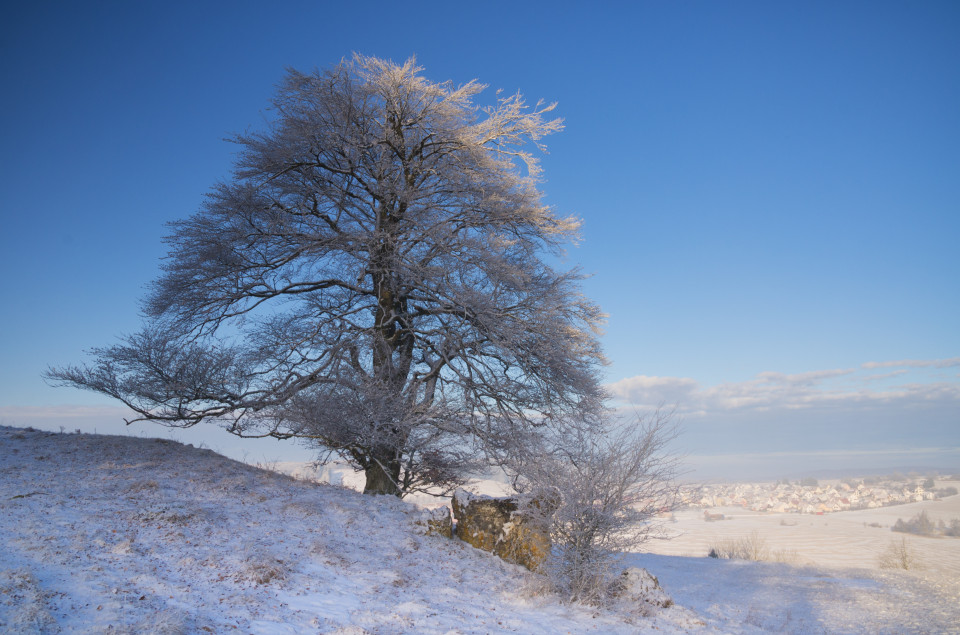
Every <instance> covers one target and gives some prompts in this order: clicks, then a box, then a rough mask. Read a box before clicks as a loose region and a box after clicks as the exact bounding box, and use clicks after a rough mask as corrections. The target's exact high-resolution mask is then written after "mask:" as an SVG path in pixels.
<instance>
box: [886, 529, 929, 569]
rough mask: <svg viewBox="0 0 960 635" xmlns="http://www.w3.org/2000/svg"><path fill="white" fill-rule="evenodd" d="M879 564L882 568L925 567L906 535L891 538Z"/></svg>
mask: <svg viewBox="0 0 960 635" xmlns="http://www.w3.org/2000/svg"><path fill="white" fill-rule="evenodd" d="M879 564H880V568H881V569H902V570H904V571H910V570H917V569H921V568H923V567H922V564H921V562H920V559H919V558H918V557H917V555H916V553H915V552H914V551H913V547H912V546H911V544H910V543H909V542H908V541H907V539H906V537H903V538H901V539H900V540H891V541H890V544H889V545H887V548H886V549H885V550H884V551H883V553H881V554H880V557H879Z"/></svg>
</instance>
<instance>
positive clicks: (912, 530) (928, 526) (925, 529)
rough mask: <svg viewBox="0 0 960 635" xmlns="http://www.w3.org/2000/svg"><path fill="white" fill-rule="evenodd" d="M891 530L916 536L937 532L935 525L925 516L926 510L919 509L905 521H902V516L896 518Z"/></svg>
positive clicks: (931, 534) (932, 534)
mask: <svg viewBox="0 0 960 635" xmlns="http://www.w3.org/2000/svg"><path fill="white" fill-rule="evenodd" d="M891 530H892V531H898V532H900V533H904V534H916V535H918V536H934V535H936V534H937V529H936V526H935V525H934V524H933V521H931V520H930V518H929V517H928V516H927V512H926V511H921V512H920V513H919V514H917V515H915V516H914V517H913V518H911V519H910V520H908V521H906V522H904V520H903V519H902V518H898V519H897V522H896V523H894V525H893V527H891Z"/></svg>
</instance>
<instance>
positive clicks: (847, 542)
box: [648, 483, 960, 580]
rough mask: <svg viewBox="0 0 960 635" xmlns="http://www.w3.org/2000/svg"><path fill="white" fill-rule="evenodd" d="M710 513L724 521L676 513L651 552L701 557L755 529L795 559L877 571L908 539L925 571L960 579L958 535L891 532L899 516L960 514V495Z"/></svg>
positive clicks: (695, 512) (694, 513)
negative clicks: (854, 506)
mask: <svg viewBox="0 0 960 635" xmlns="http://www.w3.org/2000/svg"><path fill="white" fill-rule="evenodd" d="M949 484H951V485H952V484H954V483H949ZM709 511H710V512H711V513H722V514H724V517H725V519H724V520H721V521H714V522H706V521H704V514H703V510H684V511H680V512H677V513H676V514H675V521H676V522H673V523H668V524H667V525H666V526H665V529H666V533H667V535H668V536H670V537H671V539H670V540H663V541H655V542H651V543H650V544H649V545H648V547H649V550H650V551H653V552H656V553H659V554H663V555H674V556H702V555H704V554H706V553H708V552H709V551H710V547H711V546H713V545H715V544H717V542H719V541H722V540H724V539H738V538H744V537H749V536H751V535H752V534H754V533H755V532H756V534H757V535H759V536H760V537H761V538H763V540H764V541H765V542H766V545H767V547H768V548H769V549H770V551H771V552H775V551H781V552H792V553H791V554H790V555H791V557H793V558H794V560H795V562H797V563H801V564H813V565H817V566H824V567H865V568H873V569H875V568H877V567H878V566H879V560H880V556H881V554H882V553H883V552H884V551H885V550H886V549H887V548H888V547H889V545H890V542H891V541H899V540H900V539H901V538H904V537H905V538H906V539H907V544H908V546H909V548H910V549H911V550H912V551H913V552H914V554H915V557H916V560H917V565H918V566H919V567H921V569H920V571H919V573H920V574H921V575H923V576H924V577H926V578H929V579H935V578H945V579H953V580H960V538H944V537H926V536H915V535H910V534H902V533H895V532H892V531H890V527H892V526H893V524H894V523H896V522H897V519H898V518H902V519H903V520H904V521H907V520H909V519H910V518H912V517H913V516H915V515H916V514H918V513H920V512H921V511H925V512H926V513H927V516H928V517H929V518H930V519H931V520H932V521H934V522H936V521H937V520H941V519H942V520H943V521H944V522H949V521H950V519H952V518H960V496H950V497H948V498H945V499H943V500H936V501H924V502H922V503H911V504H909V505H893V506H890V507H880V508H877V509H865V510H859V511H846V512H837V513H832V514H824V515H823V516H816V515H810V514H771V513H758V512H752V511H750V510H747V509H743V508H739V507H730V508H726V507H724V508H715V509H711V510H709Z"/></svg>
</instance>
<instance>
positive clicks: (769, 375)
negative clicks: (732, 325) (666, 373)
mask: <svg viewBox="0 0 960 635" xmlns="http://www.w3.org/2000/svg"><path fill="white" fill-rule="evenodd" d="M957 366H960V358H952V359H940V360H902V361H893V362H868V363H865V364H863V365H861V366H860V367H857V368H838V369H828V370H817V371H812V372H804V373H798V374H786V373H781V372H773V371H768V372H761V373H758V374H757V375H756V376H755V377H754V378H752V379H750V380H747V381H741V382H729V383H721V384H717V385H713V386H709V385H703V384H701V383H700V382H698V381H697V380H695V379H693V378H690V377H650V376H646V375H639V376H636V377H628V378H625V379H621V380H619V381H616V382H614V383H612V384H609V385H608V386H607V388H608V390H609V391H610V393H611V395H612V396H613V397H614V399H615V400H616V402H617V403H618V404H619V405H620V406H622V407H624V408H625V409H628V410H629V409H638V410H641V411H644V410H651V409H654V408H658V407H666V408H675V411H676V414H677V416H678V417H679V419H680V420H681V421H682V426H681V427H682V429H683V430H684V431H685V433H684V434H683V437H682V439H681V442H682V445H683V447H682V451H685V452H688V453H690V454H694V455H732V456H746V455H747V454H751V453H763V454H771V453H784V454H789V455H791V456H795V457H797V459H798V460H800V458H801V456H802V457H805V460H811V461H813V460H816V458H817V457H818V456H820V454H818V453H821V454H822V453H832V455H837V454H839V455H841V456H842V455H844V454H846V455H848V456H849V457H850V458H851V461H852V460H853V457H855V456H861V457H862V456H864V455H866V456H870V455H871V453H875V455H876V456H879V455H880V454H883V455H884V456H887V457H889V456H893V455H897V454H900V455H902V456H904V457H905V458H906V457H908V456H909V455H910V453H911V452H912V451H913V450H915V449H916V448H947V449H950V448H952V449H957V448H960V377H958V375H957V374H956V373H955V372H952V370H950V369H953V368H955V367H957ZM878 371H882V372H878ZM926 454H927V455H930V456H936V455H937V453H931V452H926ZM948 455H949V456H950V457H952V458H951V460H954V461H956V456H958V455H957V454H956V453H948Z"/></svg>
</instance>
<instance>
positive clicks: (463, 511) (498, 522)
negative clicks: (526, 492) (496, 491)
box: [452, 490, 550, 571]
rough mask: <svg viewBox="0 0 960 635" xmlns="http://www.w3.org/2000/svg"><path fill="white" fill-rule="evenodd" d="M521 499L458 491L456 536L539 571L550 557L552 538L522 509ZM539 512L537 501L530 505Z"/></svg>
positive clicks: (536, 520) (503, 557)
mask: <svg viewBox="0 0 960 635" xmlns="http://www.w3.org/2000/svg"><path fill="white" fill-rule="evenodd" d="M521 502H528V501H522V500H521V499H520V498H518V497H501V498H494V497H491V496H477V495H474V494H470V493H469V492H466V491H464V490H457V492H456V493H455V494H454V496H453V502H452V508H453V516H454V518H455V519H456V530H455V533H456V536H457V538H459V539H460V540H463V541H464V542H466V543H468V544H470V545H472V546H474V547H476V548H477V549H483V550H484V551H489V552H491V553H493V554H495V555H497V556H499V557H500V558H502V559H503V560H506V561H507V562H512V563H514V564H519V565H520V566H523V567H526V568H527V569H530V570H531V571H539V570H540V567H541V566H542V565H543V562H544V560H546V558H547V556H548V555H549V554H550V535H549V532H548V531H547V530H546V528H545V527H544V526H543V522H542V521H541V520H540V519H539V514H538V517H534V516H532V515H530V514H527V513H525V512H524V511H523V510H522V509H521V507H522V506H521ZM529 504H530V505H531V506H535V507H537V508H538V509H539V507H540V506H537V505H536V501H529Z"/></svg>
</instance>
